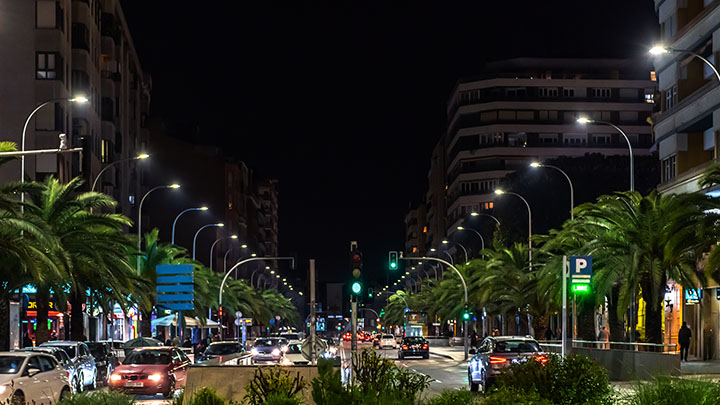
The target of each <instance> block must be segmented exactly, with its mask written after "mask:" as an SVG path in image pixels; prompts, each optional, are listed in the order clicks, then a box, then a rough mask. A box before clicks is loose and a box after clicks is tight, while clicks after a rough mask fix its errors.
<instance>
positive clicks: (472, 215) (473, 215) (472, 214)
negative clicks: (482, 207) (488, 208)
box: [470, 212, 500, 226]
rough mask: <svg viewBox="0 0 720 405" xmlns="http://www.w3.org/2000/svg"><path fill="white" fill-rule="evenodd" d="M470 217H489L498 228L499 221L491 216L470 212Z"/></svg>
mask: <svg viewBox="0 0 720 405" xmlns="http://www.w3.org/2000/svg"><path fill="white" fill-rule="evenodd" d="M470 216H471V217H490V218H492V219H493V221H495V222H496V223H497V224H498V226H500V220H499V219H497V218H496V217H495V216H493V215H490V214H484V213H482V212H471V213H470Z"/></svg>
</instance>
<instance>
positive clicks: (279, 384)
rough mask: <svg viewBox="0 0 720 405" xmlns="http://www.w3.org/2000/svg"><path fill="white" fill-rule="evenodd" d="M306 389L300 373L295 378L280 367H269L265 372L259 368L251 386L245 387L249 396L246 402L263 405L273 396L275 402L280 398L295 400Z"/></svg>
mask: <svg viewBox="0 0 720 405" xmlns="http://www.w3.org/2000/svg"><path fill="white" fill-rule="evenodd" d="M304 387H305V380H304V379H303V378H302V377H301V376H300V373H299V372H298V373H296V375H295V376H293V375H292V373H290V372H289V371H287V370H284V369H283V368H282V367H280V366H274V367H269V368H266V369H265V371H263V368H262V367H259V368H258V369H257V370H255V376H254V377H253V379H252V380H251V381H250V384H249V385H248V386H247V387H245V390H246V391H247V394H246V395H245V398H244V401H245V403H248V404H250V405H261V404H265V403H266V402H267V400H268V398H269V397H270V396H273V397H274V400H275V401H278V400H279V399H280V398H286V399H293V398H297V397H298V394H299V393H300V392H301V391H302V390H303V388H304Z"/></svg>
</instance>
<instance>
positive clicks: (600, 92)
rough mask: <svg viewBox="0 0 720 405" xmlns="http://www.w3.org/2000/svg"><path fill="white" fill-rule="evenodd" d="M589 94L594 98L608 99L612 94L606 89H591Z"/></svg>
mask: <svg viewBox="0 0 720 405" xmlns="http://www.w3.org/2000/svg"><path fill="white" fill-rule="evenodd" d="M591 94H592V96H593V97H595V98H609V97H610V95H611V94H612V92H611V91H610V89H609V88H607V87H600V88H594V89H592V93H591Z"/></svg>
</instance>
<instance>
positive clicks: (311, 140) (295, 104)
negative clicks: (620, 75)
mask: <svg viewBox="0 0 720 405" xmlns="http://www.w3.org/2000/svg"><path fill="white" fill-rule="evenodd" d="M292 3H296V4H294V5H288V4H284V3H281V2H277V1H266V0H262V1H236V2H229V1H223V2H219V1H218V2H190V1H180V2H169V1H157V0H155V1H139V0H125V1H122V4H123V7H124V10H125V14H126V19H127V21H128V25H129V27H130V29H131V34H132V36H133V39H134V42H135V47H136V49H137V51H138V54H139V56H140V61H141V64H142V66H143V68H144V70H145V71H146V72H148V73H150V74H151V75H152V81H153V90H152V104H151V111H152V115H153V116H154V117H156V118H161V119H163V120H164V121H166V122H168V123H181V124H190V125H196V126H197V127H198V128H199V132H198V133H199V136H198V137H197V138H195V139H194V141H195V142H197V143H202V144H214V145H217V146H220V147H223V148H224V149H225V150H226V152H228V153H231V154H233V155H234V156H236V157H238V158H240V159H242V160H244V161H245V162H247V164H248V166H250V167H252V168H254V169H256V170H257V171H258V172H259V173H260V174H262V175H265V176H271V177H274V178H277V179H278V180H279V181H280V187H279V190H280V250H281V253H289V252H298V253H299V254H300V257H301V258H302V260H305V259H307V258H311V257H312V258H316V259H317V260H318V269H319V271H320V277H321V279H322V280H326V281H332V280H335V281H343V280H345V279H346V277H348V276H349V271H348V266H349V263H348V255H347V249H348V246H349V241H350V240H358V241H359V243H360V247H361V250H363V252H364V253H365V263H366V265H365V266H366V269H367V273H368V274H370V273H374V274H376V275H380V274H383V273H384V271H385V268H386V267H385V266H386V261H387V251H388V250H391V249H394V250H400V249H402V248H403V243H404V225H403V217H404V215H405V213H406V212H407V209H408V206H409V204H410V203H411V202H412V201H418V200H420V199H421V198H422V196H423V194H424V192H425V190H426V186H427V170H428V168H429V157H430V153H431V151H432V148H433V146H434V144H435V142H436V141H437V139H438V138H439V136H440V134H441V133H442V131H443V130H444V126H445V103H446V101H447V99H448V97H449V94H450V91H451V90H452V87H453V86H454V84H455V82H456V80H458V79H459V78H462V77H466V76H473V75H476V74H478V73H479V72H480V70H481V68H482V65H483V63H484V62H485V61H488V60H495V59H502V58H508V57H521V56H552V57H633V56H638V55H644V53H645V52H646V49H647V47H648V45H649V44H651V43H652V42H653V39H654V38H656V36H657V32H658V26H657V20H656V16H655V12H654V8H653V1H652V0H604V1H587V0H554V1H553V0H551V1H537V0H535V1H506V2H490V1H485V0H475V1H465V2H461V1H436V2H429V1H402V2H401V1H397V2H395V1H387V0H385V1H355V2H349V1H335V2H299V1H298V2H292ZM491 3H493V4H494V3H502V4H500V5H488V4H491ZM182 135H183V134H179V136H182ZM188 136H189V133H188ZM186 137H187V136H186ZM382 279H383V280H384V276H383V277H382Z"/></svg>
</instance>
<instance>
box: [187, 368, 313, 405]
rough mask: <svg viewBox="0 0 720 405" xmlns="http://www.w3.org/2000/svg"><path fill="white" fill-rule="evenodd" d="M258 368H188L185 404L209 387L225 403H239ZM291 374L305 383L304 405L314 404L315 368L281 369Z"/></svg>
mask: <svg viewBox="0 0 720 405" xmlns="http://www.w3.org/2000/svg"><path fill="white" fill-rule="evenodd" d="M260 367H262V368H270V367H273V366H260ZM260 367H258V366H202V365H194V366H192V367H190V369H189V370H188V375H187V382H186V384H185V396H184V402H183V403H185V404H187V403H189V401H190V398H191V397H192V395H193V393H194V392H195V391H197V390H199V389H200V388H202V387H211V388H213V389H215V392H217V394H218V395H220V396H221V397H222V398H223V399H225V400H226V401H241V400H242V399H243V398H244V397H245V394H246V391H245V387H247V386H248V384H250V381H251V380H252V379H253V377H254V376H255V370H257V369H258V368H260ZM283 369H284V370H287V371H289V372H291V373H292V375H293V376H294V375H295V374H296V373H300V376H301V377H302V378H303V380H304V381H305V383H306V384H305V389H304V390H303V394H304V398H305V402H304V403H306V404H314V402H313V400H312V395H311V391H312V386H311V385H310V381H312V379H313V378H315V377H316V376H317V375H318V373H317V367H312V366H289V367H283Z"/></svg>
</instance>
